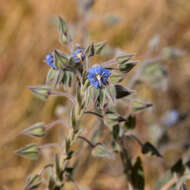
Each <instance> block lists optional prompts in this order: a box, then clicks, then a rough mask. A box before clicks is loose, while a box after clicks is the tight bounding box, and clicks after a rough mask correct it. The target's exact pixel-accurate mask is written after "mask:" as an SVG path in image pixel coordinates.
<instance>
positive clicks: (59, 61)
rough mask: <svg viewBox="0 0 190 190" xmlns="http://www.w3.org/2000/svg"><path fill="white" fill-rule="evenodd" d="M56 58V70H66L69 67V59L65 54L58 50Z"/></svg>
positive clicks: (55, 52) (55, 54) (55, 53)
mask: <svg viewBox="0 0 190 190" xmlns="http://www.w3.org/2000/svg"><path fill="white" fill-rule="evenodd" d="M54 57H55V67H56V68H58V69H64V68H65V67H66V66H67V65H68V62H69V59H68V57H67V56H66V55H65V54H63V53H61V52H59V51H58V50H55V51H54Z"/></svg>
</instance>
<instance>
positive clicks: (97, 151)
mask: <svg viewBox="0 0 190 190" xmlns="http://www.w3.org/2000/svg"><path fill="white" fill-rule="evenodd" d="M92 155H93V156H95V157H102V158H111V159H113V158H114V155H113V154H112V153H111V152H110V151H108V150H107V148H106V147H105V146H104V145H102V144H98V145H96V146H95V148H93V150H92Z"/></svg>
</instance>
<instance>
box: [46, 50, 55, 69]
mask: <svg viewBox="0 0 190 190" xmlns="http://www.w3.org/2000/svg"><path fill="white" fill-rule="evenodd" d="M46 63H47V64H48V65H49V66H50V67H52V68H53V69H56V67H55V64H54V55H53V53H50V54H48V55H47V56H46Z"/></svg>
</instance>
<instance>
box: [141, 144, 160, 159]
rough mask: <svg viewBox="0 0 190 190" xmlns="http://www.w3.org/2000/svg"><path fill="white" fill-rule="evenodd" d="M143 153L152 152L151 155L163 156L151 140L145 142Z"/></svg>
mask: <svg viewBox="0 0 190 190" xmlns="http://www.w3.org/2000/svg"><path fill="white" fill-rule="evenodd" d="M142 153H143V154H147V153H150V154H151V155H155V156H158V157H162V155H161V154H160V153H159V151H158V150H157V149H156V148H155V147H154V146H153V145H152V144H151V143H149V142H146V143H145V144H143V146H142Z"/></svg>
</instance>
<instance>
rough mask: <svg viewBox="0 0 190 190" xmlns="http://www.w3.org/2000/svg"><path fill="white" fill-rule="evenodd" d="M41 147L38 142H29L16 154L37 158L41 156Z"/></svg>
mask: <svg viewBox="0 0 190 190" xmlns="http://www.w3.org/2000/svg"><path fill="white" fill-rule="evenodd" d="M39 151H40V150H39V148H38V146H37V145H36V144H29V145H27V146H25V147H23V148H21V149H19V150H17V151H16V154H18V155H20V156H23V157H25V158H28V159H31V160H37V159H38V157H39Z"/></svg>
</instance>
